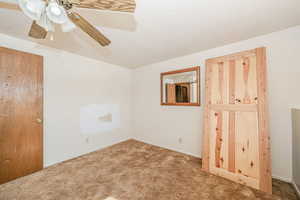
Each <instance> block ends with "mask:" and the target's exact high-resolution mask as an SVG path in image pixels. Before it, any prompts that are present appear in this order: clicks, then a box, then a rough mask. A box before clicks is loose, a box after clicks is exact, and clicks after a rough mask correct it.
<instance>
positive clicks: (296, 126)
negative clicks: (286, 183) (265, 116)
mask: <svg viewBox="0 0 300 200" xmlns="http://www.w3.org/2000/svg"><path fill="white" fill-rule="evenodd" d="M292 121H293V126H292V128H293V182H294V184H295V185H296V186H297V188H298V190H299V189H300V170H299V169H300V109H292ZM298 192H299V191H298Z"/></svg>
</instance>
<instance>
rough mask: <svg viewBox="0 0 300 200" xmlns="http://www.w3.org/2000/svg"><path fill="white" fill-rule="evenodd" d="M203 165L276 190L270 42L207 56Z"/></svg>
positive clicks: (205, 167) (217, 171)
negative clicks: (270, 111) (267, 49)
mask: <svg viewBox="0 0 300 200" xmlns="http://www.w3.org/2000/svg"><path fill="white" fill-rule="evenodd" d="M205 87H206V97H205V100H206V104H205V112H204V140H203V141H204V142H203V156H202V159H203V169H204V170H205V171H208V172H211V173H213V174H216V175H219V176H223V177H225V178H228V179H230V180H233V181H236V182H238V183H241V184H245V185H248V186H251V187H254V188H256V189H260V190H263V191H265V192H268V193H271V191H272V184H271V167H270V148H269V133H268V118H267V109H266V103H267V99H266V62H265V48H258V49H254V50H250V51H245V52H240V53H237V54H232V55H229V56H223V57H219V58H213V59H209V60H207V61H206V86H205Z"/></svg>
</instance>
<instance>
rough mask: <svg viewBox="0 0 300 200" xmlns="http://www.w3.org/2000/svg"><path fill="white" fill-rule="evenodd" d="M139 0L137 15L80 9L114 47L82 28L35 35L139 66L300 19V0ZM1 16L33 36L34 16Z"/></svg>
mask: <svg viewBox="0 0 300 200" xmlns="http://www.w3.org/2000/svg"><path fill="white" fill-rule="evenodd" d="M0 1H1V0H0ZM6 1H9V0H6ZM136 1H137V9H136V13H135V14H134V15H131V14H126V13H125V14H124V13H118V12H115V13H114V12H105V11H98V10H88V9H77V10H78V12H79V13H80V14H82V16H84V17H86V18H87V19H89V21H90V22H92V23H93V24H94V25H96V26H97V27H98V28H99V29H100V30H101V31H102V32H103V33H104V34H105V35H106V36H107V37H108V38H110V39H111V41H112V44H111V45H110V46H108V47H105V48H103V47H101V46H99V45H98V44H97V43H96V42H94V41H93V40H92V39H90V38H89V37H88V36H87V35H85V33H83V32H81V31H80V30H79V29H76V30H75V31H73V32H71V33H61V31H60V30H59V29H58V31H57V32H56V33H55V34H54V40H53V41H50V40H49V38H48V39H47V40H44V41H38V40H34V41H36V42H38V43H40V44H44V45H47V46H51V47H54V48H58V49H63V50H66V51H69V52H73V53H76V54H80V55H83V56H86V57H91V58H94V59H98V60H101V61H104V62H108V63H112V64H117V65H121V66H125V67H130V68H135V67H139V66H143V65H147V64H151V63H155V62H159V61H163V60H167V59H171V58H174V57H178V56H184V55H187V54H191V53H194V52H198V51H202V50H206V49H209V48H213V47H217V46H222V45H225V44H228V43H232V42H236V41H240V40H244V39H248V38H251V37H255V36H258V35H262V34H266V33H270V32H274V31H278V30H282V29H285V28H288V27H291V26H296V25H299V24H300V1H299V0H284V1H282V0H243V1H237V0H223V1H221V0H136ZM0 19H1V20H0V32H1V33H4V34H8V35H11V36H14V37H18V38H22V39H27V40H32V39H30V38H28V37H27V36H26V35H27V32H28V30H29V28H30V24H31V21H30V19H29V18H27V17H26V16H25V15H24V14H22V13H21V12H18V11H10V10H4V9H0ZM3 19H7V20H3Z"/></svg>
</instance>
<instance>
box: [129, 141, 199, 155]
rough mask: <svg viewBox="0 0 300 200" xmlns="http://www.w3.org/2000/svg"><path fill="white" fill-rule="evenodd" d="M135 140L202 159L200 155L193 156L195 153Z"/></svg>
mask: <svg viewBox="0 0 300 200" xmlns="http://www.w3.org/2000/svg"><path fill="white" fill-rule="evenodd" d="M133 139H134V140H137V141H140V142H143V143H146V144H150V145H153V146H157V147H160V148H164V149H169V150H171V151H176V152H179V153H183V154H186V155H189V156H193V157H196V158H201V157H200V156H199V155H196V154H193V153H190V152H185V151H182V150H179V149H175V148H171V147H165V146H161V145H158V144H154V143H152V142H148V141H144V140H142V139H139V138H136V137H134V138H133Z"/></svg>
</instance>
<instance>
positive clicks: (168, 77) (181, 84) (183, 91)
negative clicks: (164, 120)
mask: <svg viewBox="0 0 300 200" xmlns="http://www.w3.org/2000/svg"><path fill="white" fill-rule="evenodd" d="M161 95H162V99H161V100H162V102H161V104H162V105H187V106H200V100H199V96H200V95H199V67H193V68H188V69H183V70H176V71H171V72H165V73H162V74H161Z"/></svg>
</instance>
